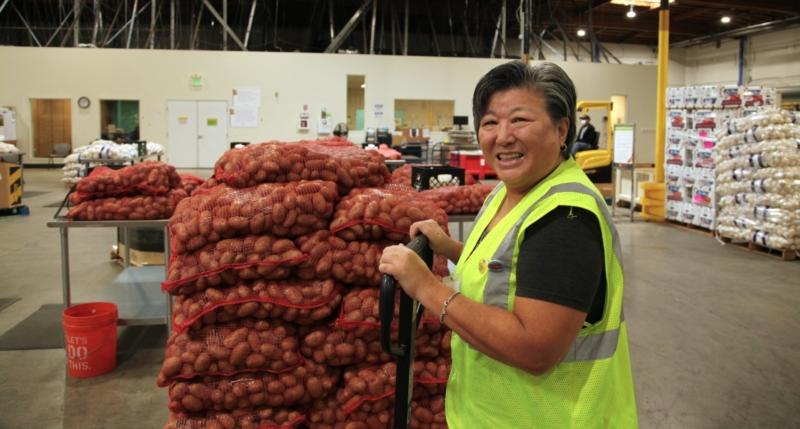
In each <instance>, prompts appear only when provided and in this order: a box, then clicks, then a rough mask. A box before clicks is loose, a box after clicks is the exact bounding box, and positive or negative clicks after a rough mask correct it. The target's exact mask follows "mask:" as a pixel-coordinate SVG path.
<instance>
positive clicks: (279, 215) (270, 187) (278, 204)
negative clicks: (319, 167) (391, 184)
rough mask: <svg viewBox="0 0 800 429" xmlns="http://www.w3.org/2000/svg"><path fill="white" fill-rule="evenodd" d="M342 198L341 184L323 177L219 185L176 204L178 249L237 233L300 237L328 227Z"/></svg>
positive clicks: (174, 222) (172, 228)
mask: <svg viewBox="0 0 800 429" xmlns="http://www.w3.org/2000/svg"><path fill="white" fill-rule="evenodd" d="M247 147H250V146H247ZM336 198H337V193H336V184H335V183H333V182H325V181H320V180H315V181H299V182H290V183H264V184H261V185H258V186H256V187H253V188H246V189H235V188H230V187H227V186H216V187H214V188H211V189H210V190H208V191H207V192H204V193H198V194H196V195H195V196H193V197H190V198H187V199H186V200H185V201H183V202H182V203H181V204H180V205H179V206H178V208H177V209H176V210H175V214H174V215H173V216H172V218H171V219H170V233H171V236H172V240H173V241H172V247H173V252H174V253H176V254H183V253H187V252H191V251H193V250H197V249H200V248H201V247H204V246H206V245H207V244H213V243H216V242H218V241H220V240H222V239H225V238H232V237H236V236H244V235H251V234H255V235H260V234H262V233H265V232H268V233H271V234H274V235H277V236H279V237H299V236H301V235H304V234H308V233H310V232H312V231H316V230H323V229H327V228H328V223H329V221H330V218H331V216H332V214H333V203H334V201H335V199H336Z"/></svg>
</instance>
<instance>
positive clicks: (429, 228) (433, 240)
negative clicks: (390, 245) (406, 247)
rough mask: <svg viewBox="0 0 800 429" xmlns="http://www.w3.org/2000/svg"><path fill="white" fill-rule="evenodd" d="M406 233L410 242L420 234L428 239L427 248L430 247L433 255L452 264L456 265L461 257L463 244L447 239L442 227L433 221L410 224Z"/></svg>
mask: <svg viewBox="0 0 800 429" xmlns="http://www.w3.org/2000/svg"><path fill="white" fill-rule="evenodd" d="M408 233H409V235H410V236H411V239H412V240H413V239H415V238H417V236H418V235H420V234H422V235H424V236H426V237H428V246H430V248H431V249H432V250H433V251H434V253H438V254H440V255H443V256H444V257H446V258H447V259H449V260H451V261H452V262H453V263H454V264H455V263H457V262H458V259H459V258H460V257H461V249H462V248H463V244H462V243H459V242H457V241H455V240H453V239H452V238H450V237H448V236H447V233H445V232H444V230H442V227H440V226H439V224H438V223H436V221H434V220H433V219H428V220H423V221H420V222H416V223H413V224H411V228H409V231H408Z"/></svg>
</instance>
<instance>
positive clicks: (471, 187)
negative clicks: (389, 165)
mask: <svg viewBox="0 0 800 429" xmlns="http://www.w3.org/2000/svg"><path fill="white" fill-rule="evenodd" d="M412 168H413V165H411V164H406V165H404V166H402V167H400V168H398V169H396V170H394V171H393V172H392V183H396V184H402V185H407V186H411V169H412ZM464 182H465V183H464V184H463V185H462V186H444V187H441V188H435V189H428V190H425V191H422V192H420V195H422V197H423V198H426V199H428V200H431V201H433V202H434V203H436V205H437V206H438V207H439V208H441V209H442V210H444V212H445V213H447V214H476V213H478V212H479V211H480V210H481V207H482V206H483V201H484V200H486V197H487V196H489V194H491V193H492V190H494V188H495V185H483V184H478V183H477V182H476V181H475V178H474V177H472V175H471V174H467V173H465V174H464Z"/></svg>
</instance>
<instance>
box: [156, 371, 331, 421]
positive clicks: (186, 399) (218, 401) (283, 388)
mask: <svg viewBox="0 0 800 429" xmlns="http://www.w3.org/2000/svg"><path fill="white" fill-rule="evenodd" d="M340 377H341V369H340V368H331V367H328V366H327V365H320V364H317V363H314V362H305V363H304V364H303V365H300V366H298V367H297V368H295V369H293V370H291V371H289V372H285V373H282V374H273V373H269V372H258V373H254V372H250V373H242V374H237V375H235V376H232V377H222V376H204V377H196V378H193V379H191V380H175V381H173V382H172V383H170V385H169V409H170V411H173V412H176V413H190V412H197V411H201V410H216V411H223V410H234V409H237V408H249V407H258V406H262V405H266V406H268V407H292V406H295V405H304V404H309V403H311V402H312V401H314V400H316V399H322V398H324V397H326V396H328V393H330V392H332V391H333V390H334V389H335V388H336V386H337V384H338V383H339V379H340Z"/></svg>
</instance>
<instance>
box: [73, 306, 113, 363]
mask: <svg viewBox="0 0 800 429" xmlns="http://www.w3.org/2000/svg"><path fill="white" fill-rule="evenodd" d="M118 319H119V316H118V315H117V305H116V304H114V303H111V302H90V303H87V304H80V305H76V306H74V307H70V308H68V309H66V310H64V314H63V319H62V321H61V324H62V325H63V326H64V332H65V334H66V337H67V340H66V349H67V368H68V370H69V375H71V376H73V377H77V378H87V377H94V376H97V375H102V374H105V373H107V372H109V371H111V370H112V369H114V368H115V367H116V366H117V320H118Z"/></svg>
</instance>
